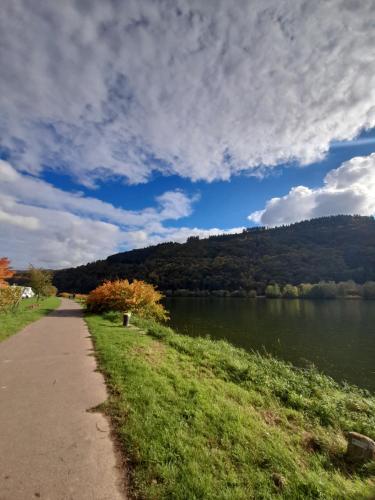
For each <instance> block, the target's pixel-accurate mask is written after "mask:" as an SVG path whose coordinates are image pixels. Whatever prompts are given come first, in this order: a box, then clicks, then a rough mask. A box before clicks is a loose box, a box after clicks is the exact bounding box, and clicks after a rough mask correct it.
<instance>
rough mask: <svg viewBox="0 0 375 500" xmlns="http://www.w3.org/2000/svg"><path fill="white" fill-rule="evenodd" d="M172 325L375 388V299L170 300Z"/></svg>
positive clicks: (185, 332) (175, 327) (374, 390)
mask: <svg viewBox="0 0 375 500" xmlns="http://www.w3.org/2000/svg"><path fill="white" fill-rule="evenodd" d="M167 308H168V309H169V311H170V314H171V326H172V327H173V328H174V329H176V330H177V331H179V332H181V333H184V334H188V335H191V336H206V335H209V336H210V337H211V338H214V339H226V340H228V341H229V342H231V343H232V344H235V345H236V346H239V347H243V348H245V349H247V350H249V351H251V350H257V351H260V352H264V351H266V352H268V353H271V354H272V355H274V356H276V357H277V358H279V359H284V360H287V361H290V362H292V363H293V364H294V365H296V366H302V367H306V366H309V364H314V365H315V366H316V367H317V368H318V369H319V370H321V371H323V372H325V373H327V374H328V375H331V376H332V377H333V378H335V379H336V380H339V381H344V380H346V381H348V382H349V383H353V384H356V385H358V386H360V387H364V388H367V389H370V390H371V391H373V392H375V301H361V300H346V301H344V300H332V301H330V300H326V301H312V300H278V299H275V300H266V299H256V300H252V299H239V298H238V299H237V298H236V299H235V298H223V299H221V298H193V297H187V298H183V297H178V298H171V299H167Z"/></svg>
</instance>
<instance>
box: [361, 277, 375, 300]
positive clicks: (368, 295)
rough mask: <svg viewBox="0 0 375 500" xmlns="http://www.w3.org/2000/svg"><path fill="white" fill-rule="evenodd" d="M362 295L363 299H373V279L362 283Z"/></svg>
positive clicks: (374, 288)
mask: <svg viewBox="0 0 375 500" xmlns="http://www.w3.org/2000/svg"><path fill="white" fill-rule="evenodd" d="M363 297H364V298H365V299H375V281H366V283H365V284H364V285H363Z"/></svg>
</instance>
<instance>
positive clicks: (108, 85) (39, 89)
mask: <svg viewBox="0 0 375 500" xmlns="http://www.w3.org/2000/svg"><path fill="white" fill-rule="evenodd" d="M374 46H375V4H374V2H373V0H361V1H360V2H359V1H357V0H330V1H327V0H316V1H314V2H312V1H311V0H252V1H249V0H231V1H228V0H206V1H205V2H202V1H201V0H199V1H198V0H197V1H195V0H181V1H179V0H173V1H172V0H171V1H170V0H152V1H151V0H150V1H148V0H134V1H132V0H107V1H106V2H103V1H101V0H64V1H63V2H52V1H51V0H38V2H31V1H29V0H3V1H2V8H1V13H0V64H1V66H0V67H1V71H0V159H1V160H0V255H7V256H9V257H10V258H11V259H12V262H13V264H14V266H16V267H18V268H22V267H26V266H27V265H28V264H29V263H33V264H35V265H40V266H45V267H55V268H59V267H66V266H70V265H78V264H81V263H85V262H88V261H92V260H96V259H99V258H103V257H106V256H107V255H109V254H112V253H115V252H117V251H121V250H127V249H130V248H136V247H144V246H147V245H148V244H153V243H157V242H161V241H171V240H174V241H184V240H185V239H186V238H187V236H189V235H191V234H194V235H201V236H207V235H210V234H217V233H222V232H236V231H241V229H242V228H243V227H245V226H251V225H255V224H262V225H268V226H273V225H278V224H285V223H292V222H295V221H298V220H301V219H307V218H311V217H319V216H322V215H329V214H338V213H348V214H352V213H353V214H354V213H355V214H364V215H370V214H371V215H372V214H374V213H375V52H374V50H373V47H374Z"/></svg>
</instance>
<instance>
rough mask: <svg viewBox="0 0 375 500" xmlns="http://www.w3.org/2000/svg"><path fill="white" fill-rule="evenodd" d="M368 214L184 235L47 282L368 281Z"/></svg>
mask: <svg viewBox="0 0 375 500" xmlns="http://www.w3.org/2000/svg"><path fill="white" fill-rule="evenodd" d="M374 259H375V220H374V218H373V217H359V216H335V217H322V218H319V219H313V220H310V221H304V222H299V223H297V224H292V225H290V226H282V227H276V228H264V227H263V228H259V227H257V228H249V229H245V230H244V231H243V232H242V233H238V234H227V235H219V236H211V237H210V238H206V239H199V238H198V237H192V238H189V239H188V241H187V242H186V243H183V244H179V243H172V242H169V243H162V244H160V245H155V246H150V247H148V248H143V249H138V250H132V251H129V252H123V253H119V254H116V255H112V256H110V257H108V258H107V259H105V260H100V261H97V262H92V263H90V264H87V265H85V266H79V267H76V268H71V269H63V270H60V271H56V273H55V276H54V284H55V285H56V286H57V287H58V289H59V290H61V291H62V290H64V291H66V292H76V293H77V292H79V293H88V292H90V291H91V290H93V289H94V288H96V287H97V286H98V285H100V284H101V283H103V281H105V280H113V279H117V278H119V279H122V278H127V279H129V280H130V281H131V280H133V279H138V280H145V281H147V282H148V283H151V284H153V285H156V286H157V287H158V289H159V290H162V291H163V293H164V294H166V295H178V294H180V295H186V294H188V293H192V294H193V295H199V294H212V295H216V294H217V295H219V296H220V294H228V295H230V294H245V295H247V294H250V293H252V294H254V293H256V294H257V295H264V293H265V289H266V286H267V285H268V284H270V283H279V284H280V285H282V286H284V285H286V284H287V283H290V284H291V285H299V284H300V283H319V282H320V281H334V282H336V283H338V282H340V281H348V280H353V281H355V282H356V283H360V284H363V283H364V282H365V281H375V267H374Z"/></svg>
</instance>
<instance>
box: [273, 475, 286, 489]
mask: <svg viewBox="0 0 375 500" xmlns="http://www.w3.org/2000/svg"><path fill="white" fill-rule="evenodd" d="M272 481H273V482H274V483H275V486H276V487H277V488H278V489H279V490H282V489H283V488H284V487H285V485H286V479H285V477H284V476H283V475H282V474H278V473H277V472H274V473H273V474H272Z"/></svg>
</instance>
